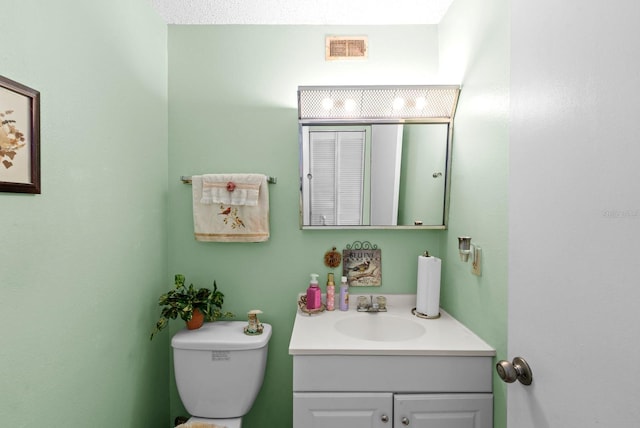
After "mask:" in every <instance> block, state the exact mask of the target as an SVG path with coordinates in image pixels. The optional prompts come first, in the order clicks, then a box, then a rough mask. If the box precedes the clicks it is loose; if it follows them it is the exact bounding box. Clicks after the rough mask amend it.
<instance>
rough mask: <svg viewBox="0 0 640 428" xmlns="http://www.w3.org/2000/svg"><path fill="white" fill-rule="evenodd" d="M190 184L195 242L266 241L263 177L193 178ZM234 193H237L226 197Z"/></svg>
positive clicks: (266, 195) (266, 198)
mask: <svg viewBox="0 0 640 428" xmlns="http://www.w3.org/2000/svg"><path fill="white" fill-rule="evenodd" d="M191 184H192V192H193V193H192V197H193V224H194V236H195V239H196V240H197V241H205V242H264V241H267V240H268V239H269V185H268V184H267V176H266V175H263V174H207V175H194V176H193V177H191ZM235 192H238V194H237V195H228V194H233V193H235ZM225 193H226V194H225Z"/></svg>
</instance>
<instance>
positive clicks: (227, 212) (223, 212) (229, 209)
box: [218, 207, 231, 215]
mask: <svg viewBox="0 0 640 428" xmlns="http://www.w3.org/2000/svg"><path fill="white" fill-rule="evenodd" d="M220 208H222V207H220ZM230 212H231V207H228V208H227V209H226V210H224V211H222V212H220V213H218V215H229V213H230Z"/></svg>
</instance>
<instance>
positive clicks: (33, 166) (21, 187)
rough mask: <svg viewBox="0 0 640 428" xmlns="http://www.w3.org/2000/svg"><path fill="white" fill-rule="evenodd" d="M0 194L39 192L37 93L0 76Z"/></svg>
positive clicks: (38, 111)
mask: <svg viewBox="0 0 640 428" xmlns="http://www.w3.org/2000/svg"><path fill="white" fill-rule="evenodd" d="M0 192H11V193H31V194H39V193H40V192H41V190H40V92H38V91H37V90H35V89H32V88H29V87H27V86H25V85H23V84H21V83H18V82H16V81H13V80H11V79H9V78H7V77H4V76H0Z"/></svg>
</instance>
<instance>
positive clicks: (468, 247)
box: [458, 236, 482, 276]
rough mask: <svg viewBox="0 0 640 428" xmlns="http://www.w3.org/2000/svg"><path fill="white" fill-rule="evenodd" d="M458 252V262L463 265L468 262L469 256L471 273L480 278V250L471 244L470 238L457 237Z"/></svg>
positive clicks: (477, 246)
mask: <svg viewBox="0 0 640 428" xmlns="http://www.w3.org/2000/svg"><path fill="white" fill-rule="evenodd" d="M458 251H459V252H460V260H462V261H463V262H465V263H466V262H468V261H469V256H471V273H473V274H474V275H478V276H480V275H481V274H482V268H481V265H480V259H481V253H482V248H480V246H479V245H477V244H472V243H471V237H470V236H459V237H458Z"/></svg>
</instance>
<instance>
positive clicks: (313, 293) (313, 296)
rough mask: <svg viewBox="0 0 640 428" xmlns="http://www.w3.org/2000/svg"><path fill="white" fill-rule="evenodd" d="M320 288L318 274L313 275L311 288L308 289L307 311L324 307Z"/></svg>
mask: <svg viewBox="0 0 640 428" xmlns="http://www.w3.org/2000/svg"><path fill="white" fill-rule="evenodd" d="M321 294H322V293H321V291H320V287H319V286H318V274H317V273H312V274H311V281H310V283H309V288H307V309H309V310H312V309H320V307H321V306H322V295H321Z"/></svg>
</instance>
